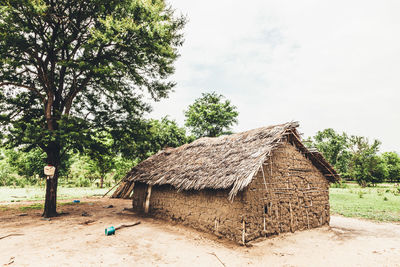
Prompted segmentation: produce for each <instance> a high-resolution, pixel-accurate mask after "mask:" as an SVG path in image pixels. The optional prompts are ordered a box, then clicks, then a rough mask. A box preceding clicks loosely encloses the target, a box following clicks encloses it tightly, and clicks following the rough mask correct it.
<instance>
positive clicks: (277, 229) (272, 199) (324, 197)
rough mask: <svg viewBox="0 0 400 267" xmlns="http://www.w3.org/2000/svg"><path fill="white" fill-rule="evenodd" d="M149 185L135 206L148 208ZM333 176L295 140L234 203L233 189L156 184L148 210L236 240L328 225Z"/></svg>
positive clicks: (138, 192)
mask: <svg viewBox="0 0 400 267" xmlns="http://www.w3.org/2000/svg"><path fill="white" fill-rule="evenodd" d="M147 188H148V185H147V184H144V183H136V184H135V187H134V192H133V208H134V210H136V211H138V212H143V210H144V205H145V201H146V194H147V191H148V190H147ZM328 190H329V181H328V180H327V179H326V178H325V177H324V176H323V174H322V173H321V172H320V171H319V170H318V169H317V168H316V167H315V166H314V165H313V164H312V163H311V161H310V160H309V159H307V158H306V157H305V156H304V155H303V154H302V153H300V152H299V151H298V150H297V149H296V147H295V146H293V145H291V144H290V143H283V144H281V145H280V146H279V148H277V149H276V150H274V152H273V154H272V155H271V156H270V157H268V158H267V159H266V161H265V162H264V164H263V166H262V168H260V170H259V171H258V172H257V174H256V175H255V177H254V179H253V181H252V182H251V183H250V184H249V186H247V188H246V189H245V190H243V191H242V192H239V193H238V194H237V195H236V196H235V198H234V200H233V202H231V201H229V200H228V194H229V190H211V189H206V190H201V191H181V192H177V190H176V189H175V188H173V187H172V186H169V185H162V186H153V187H152V189H151V194H150V202H149V203H150V205H149V214H150V215H152V216H154V217H156V218H162V219H167V220H174V221H177V222H180V223H182V224H184V225H187V226H190V227H193V228H195V229H199V230H202V231H207V232H212V233H215V234H216V235H219V236H223V237H226V238H229V239H231V240H234V241H236V242H239V243H242V242H248V241H250V240H253V239H255V238H257V237H261V236H269V235H276V234H279V233H284V232H289V231H291V232H295V231H298V230H304V229H309V228H315V227H319V226H322V225H326V224H329V219H330V215H329V191H328Z"/></svg>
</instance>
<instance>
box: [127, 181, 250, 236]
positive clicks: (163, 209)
mask: <svg viewBox="0 0 400 267" xmlns="http://www.w3.org/2000/svg"><path fill="white" fill-rule="evenodd" d="M146 192H147V185H146V184H143V183H136V184H135V189H134V194H133V208H134V210H136V211H139V212H143V210H144V208H143V207H144V203H145V199H146ZM228 193H229V191H228V190H209V189H205V190H201V191H182V192H177V190H176V189H174V188H173V187H171V186H169V185H163V186H153V187H152V191H151V194H150V207H149V213H151V215H152V216H154V217H158V218H162V219H170V220H174V221H178V222H181V223H182V224H184V225H187V226H190V227H193V228H196V229H199V230H203V231H206V232H212V233H215V234H217V235H223V236H225V237H227V238H229V239H232V240H235V241H240V240H241V235H242V232H241V229H242V218H243V216H244V201H243V193H239V194H238V195H237V196H236V197H235V199H234V201H233V202H230V201H229V200H228Z"/></svg>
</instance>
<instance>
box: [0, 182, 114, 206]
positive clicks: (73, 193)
mask: <svg viewBox="0 0 400 267" xmlns="http://www.w3.org/2000/svg"><path fill="white" fill-rule="evenodd" d="M108 189H109V188H95V187H75V188H69V187H59V188H58V191H57V198H58V199H72V198H83V197H91V196H102V195H104V194H105V193H106V192H107V191H108ZM45 193H46V191H45V188H44V187H25V188H13V187H4V186H3V187H0V202H20V201H29V200H44V196H45Z"/></svg>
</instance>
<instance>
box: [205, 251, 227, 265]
mask: <svg viewBox="0 0 400 267" xmlns="http://www.w3.org/2000/svg"><path fill="white" fill-rule="evenodd" d="M208 254H211V255H214V256H215V257H216V258H217V259H218V261H219V262H220V263H221V264H222V266H226V265H225V263H223V262H222V261H221V259H220V258H218V256H217V254H215V252H208Z"/></svg>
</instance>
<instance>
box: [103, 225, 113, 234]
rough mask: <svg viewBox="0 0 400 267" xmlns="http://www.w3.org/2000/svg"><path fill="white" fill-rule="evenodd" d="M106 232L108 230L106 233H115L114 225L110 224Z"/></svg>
mask: <svg viewBox="0 0 400 267" xmlns="http://www.w3.org/2000/svg"><path fill="white" fill-rule="evenodd" d="M105 232H106V235H115V228H114V226H110V227H108V228H106V230H105Z"/></svg>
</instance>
